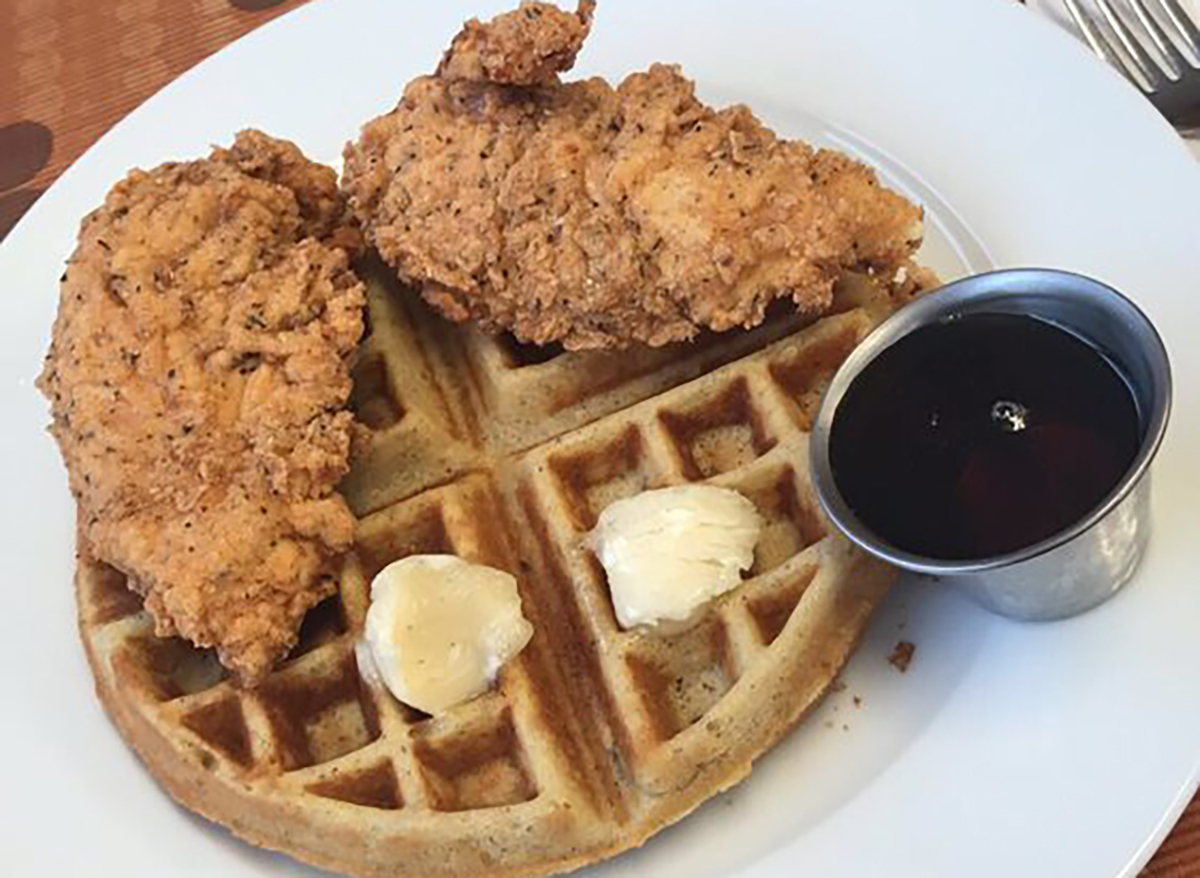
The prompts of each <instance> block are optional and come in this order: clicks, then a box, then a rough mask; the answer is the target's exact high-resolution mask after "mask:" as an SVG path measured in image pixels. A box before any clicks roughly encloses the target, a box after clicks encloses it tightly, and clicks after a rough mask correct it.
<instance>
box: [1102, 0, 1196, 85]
mask: <svg viewBox="0 0 1200 878" xmlns="http://www.w3.org/2000/svg"><path fill="white" fill-rule="evenodd" d="M1093 2H1094V3H1095V4H1096V6H1097V7H1098V8H1099V9H1100V12H1101V13H1102V14H1103V15H1104V18H1105V19H1106V20H1107V21H1108V24H1109V27H1111V28H1112V29H1113V31H1114V32H1115V33H1116V35H1117V39H1119V40H1120V41H1121V45H1123V46H1124V47H1125V51H1126V52H1128V53H1129V58H1130V60H1131V61H1132V62H1133V66H1134V67H1136V68H1137V70H1138V72H1139V73H1141V74H1142V76H1143V77H1144V78H1145V80H1146V82H1147V83H1148V84H1149V86H1150V88H1151V89H1154V90H1157V89H1159V88H1162V86H1163V85H1165V84H1166V78H1165V77H1164V76H1163V71H1162V68H1161V67H1159V66H1158V62H1156V61H1155V60H1154V59H1153V58H1152V57H1150V53H1149V52H1147V51H1146V49H1145V47H1144V46H1143V45H1142V43H1141V40H1139V39H1138V38H1137V36H1136V35H1135V34H1134V33H1133V31H1132V30H1130V29H1129V25H1127V24H1126V23H1125V20H1124V19H1123V18H1121V16H1119V15H1117V11H1116V10H1115V9H1113V7H1112V4H1111V3H1109V2H1108V0H1093ZM1167 42H1168V43H1169V42H1170V41H1169V40H1168V41H1167ZM1172 48H1174V46H1172ZM1172 60H1174V59H1173V58H1172ZM1180 72H1182V71H1180Z"/></svg>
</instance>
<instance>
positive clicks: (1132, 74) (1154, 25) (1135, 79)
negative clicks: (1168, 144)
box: [1063, 0, 1200, 126]
mask: <svg viewBox="0 0 1200 878" xmlns="http://www.w3.org/2000/svg"><path fill="white" fill-rule="evenodd" d="M1063 2H1064V3H1065V4H1066V7H1067V11H1068V12H1069V13H1070V14H1071V18H1072V20H1074V22H1075V26H1076V27H1077V28H1079V31H1080V32H1081V33H1082V34H1083V36H1084V39H1086V40H1087V42H1088V45H1090V46H1091V47H1092V51H1093V52H1095V53H1096V54H1097V55H1099V56H1100V57H1101V58H1103V59H1104V60H1105V61H1107V62H1109V63H1110V64H1112V65H1113V66H1114V67H1116V68H1117V69H1118V70H1119V71H1121V73H1123V74H1124V75H1125V78H1126V79H1128V80H1129V81H1130V82H1132V83H1133V84H1134V85H1136V86H1137V87H1138V88H1139V89H1141V91H1142V93H1143V94H1145V95H1146V97H1147V98H1149V99H1150V102H1151V103H1152V104H1154V106H1155V107H1156V108H1158V111H1159V112H1160V113H1162V114H1163V115H1164V116H1166V117H1167V119H1168V120H1169V121H1171V122H1173V123H1175V124H1176V125H1186V126H1193V125H1197V124H1200V68H1198V67H1197V66H1196V65H1195V64H1193V63H1192V61H1191V59H1190V58H1188V57H1187V56H1186V55H1185V54H1184V53H1183V52H1182V51H1180V50H1179V48H1178V46H1177V45H1176V44H1175V41H1174V40H1172V38H1171V35H1169V34H1168V33H1167V32H1166V30H1164V27H1163V25H1161V24H1159V22H1158V19H1157V18H1155V16H1154V15H1153V14H1151V12H1150V10H1149V9H1148V8H1147V6H1146V3H1145V0H1126V2H1128V4H1129V6H1130V7H1131V8H1132V9H1133V12H1134V15H1135V16H1136V17H1137V26H1136V27H1132V26H1130V24H1128V23H1126V21H1125V19H1124V18H1123V17H1122V16H1120V15H1119V14H1118V13H1117V10H1116V9H1114V8H1113V5H1112V3H1111V2H1110V0H1092V3H1093V4H1094V5H1095V6H1096V8H1098V9H1099V10H1100V16H1103V18H1104V20H1105V21H1106V22H1107V23H1108V26H1109V28H1111V30H1112V32H1113V33H1114V34H1116V41H1114V40H1113V39H1112V37H1110V36H1109V35H1108V34H1106V33H1105V31H1104V29H1103V28H1102V27H1101V26H1100V24H1099V16H1096V15H1095V14H1094V13H1092V12H1090V11H1088V10H1086V9H1085V8H1084V7H1083V6H1081V5H1080V3H1079V0H1063ZM1156 2H1157V3H1158V4H1159V7H1160V8H1161V9H1162V12H1163V13H1164V17H1165V19H1166V22H1167V25H1168V27H1167V29H1168V30H1170V31H1172V32H1173V35H1174V37H1175V38H1176V39H1178V41H1179V42H1180V43H1182V44H1183V45H1184V46H1186V47H1187V48H1188V50H1189V51H1190V52H1191V53H1192V55H1193V56H1194V57H1197V58H1200V29H1197V27H1196V25H1195V23H1194V22H1193V21H1192V20H1191V18H1190V17H1189V16H1188V14H1187V13H1186V12H1185V11H1184V10H1183V9H1182V8H1181V7H1180V5H1179V3H1178V2H1177V0H1156ZM1147 45H1153V46H1154V48H1155V49H1156V50H1157V51H1158V53H1159V55H1160V56H1161V59H1162V60H1159V59H1158V58H1155V57H1154V56H1153V55H1151V54H1150V52H1149V51H1148V50H1147ZM1118 46H1119V47H1120V48H1118ZM1122 49H1123V50H1124V54H1122V51H1121V50H1122Z"/></svg>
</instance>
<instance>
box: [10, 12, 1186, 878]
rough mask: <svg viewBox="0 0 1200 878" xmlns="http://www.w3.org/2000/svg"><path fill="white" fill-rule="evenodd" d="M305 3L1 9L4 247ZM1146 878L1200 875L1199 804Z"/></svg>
mask: <svg viewBox="0 0 1200 878" xmlns="http://www.w3.org/2000/svg"><path fill="white" fill-rule="evenodd" d="M305 2H308V0H0V239H3V238H4V236H5V234H7V232H8V230H9V229H10V228H12V226H13V225H14V224H15V223H16V221H17V220H18V219H20V217H21V215H22V214H23V213H24V212H25V211H26V210H28V209H29V207H30V206H31V205H32V204H33V202H34V201H36V200H37V198H38V196H39V195H41V193H42V192H43V191H45V189H46V187H48V186H49V185H50V184H51V183H53V182H54V180H55V179H57V177H58V175H59V174H61V173H62V172H63V170H64V169H65V168H66V167H67V166H68V165H70V164H71V162H73V161H75V159H77V158H78V157H79V156H80V155H82V154H83V152H84V150H86V149H87V148H88V147H89V146H91V145H92V144H93V143H94V142H95V141H96V140H97V139H98V138H99V137H100V135H102V134H103V133H104V132H105V131H107V130H108V129H109V127H111V126H112V125H113V124H114V123H115V122H117V121H118V120H119V119H121V118H122V117H123V116H124V115H125V114H126V113H128V112H129V111H130V110H132V109H133V108H134V107H136V106H137V105H138V104H140V103H141V102H142V101H144V100H145V99H146V98H147V97H149V96H150V95H152V94H154V92H156V91H158V89H160V88H161V87H162V86H163V85H165V84H166V83H168V82H170V81H171V80H172V79H174V78H175V77H176V76H178V75H179V74H180V73H182V72H183V71H185V70H187V69H188V68H190V67H192V66H193V65H195V64H196V63H197V62H198V61H200V60H202V59H203V58H205V57H207V56H208V55H211V54H212V53H213V52H215V51H217V50H218V49H220V48H221V47H222V46H224V45H226V44H228V43H230V42H232V41H233V40H235V39H237V38H238V37H240V36H242V35H243V34H245V33H247V32H248V31H251V30H253V29H254V28H256V27H258V26H259V25H261V24H264V23H266V22H268V21H270V20H271V19H272V18H275V17H276V16H278V15H282V14H284V13H286V12H288V11H289V10H291V9H294V8H296V7H297V6H300V5H302V4H303V3H305ZM165 158H167V157H166V156H164V159H165ZM46 294H47V295H53V294H54V293H53V291H47V293H46ZM1144 875H1147V876H1152V878H1168V876H1169V878H1183V876H1200V797H1198V798H1197V799H1196V800H1193V802H1192V804H1191V805H1190V806H1189V808H1188V810H1187V812H1186V813H1185V814H1184V816H1183V818H1182V819H1181V820H1180V821H1179V824H1178V825H1177V826H1176V827H1175V829H1174V831H1173V832H1172V833H1171V835H1170V837H1169V838H1168V839H1167V841H1166V842H1165V843H1164V844H1163V846H1162V848H1161V849H1160V850H1159V851H1158V853H1157V854H1156V855H1155V857H1154V859H1153V861H1151V863H1150V865H1149V866H1148V867H1147V868H1146V870H1145V872H1144Z"/></svg>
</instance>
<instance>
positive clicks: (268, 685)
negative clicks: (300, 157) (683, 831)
mask: <svg viewBox="0 0 1200 878" xmlns="http://www.w3.org/2000/svg"><path fill="white" fill-rule="evenodd" d="M362 273H363V274H364V275H365V276H366V277H367V278H368V287H369V318H370V319H369V324H368V326H369V333H368V336H367V337H366V338H365V340H364V342H363V344H362V346H361V349H360V351H359V354H358V358H357V365H356V368H355V373H354V377H355V390H354V397H353V404H354V407H355V409H356V412H357V415H358V418H359V419H360V420H361V421H362V422H363V423H364V424H366V425H367V426H368V427H369V428H370V429H371V431H372V438H371V439H370V441H369V442H368V443H367V444H366V447H365V448H364V450H363V452H362V453H361V454H360V455H359V456H358V459H357V461H356V463H355V465H354V468H353V470H352V472H351V474H350V475H349V477H348V478H347V479H346V481H345V483H344V485H343V492H344V493H345V495H346V497H347V500H348V501H349V503H350V505H351V507H352V508H353V510H354V511H355V514H356V515H357V516H358V519H359V521H358V529H357V534H356V542H355V548H354V550H353V551H352V552H351V554H350V555H349V556H348V557H347V559H346V561H345V564H344V569H343V571H342V575H341V578H340V588H339V590H338V592H337V594H335V595H334V596H333V597H331V598H329V599H328V600H326V601H325V602H324V603H322V604H320V605H318V606H317V607H316V608H315V609H314V610H312V611H311V612H310V613H309V616H308V617H307V618H306V620H305V623H304V627H303V629H302V631H301V639H300V642H299V644H298V645H297V646H296V648H295V649H294V650H293V652H292V654H291V655H290V656H289V658H288V660H287V661H286V662H285V663H283V664H282V665H281V666H280V667H279V668H278V669H277V670H276V671H275V672H274V673H272V674H271V675H270V676H269V677H268V678H267V679H266V680H265V682H263V683H262V684H261V685H260V686H258V687H257V688H255V689H253V690H245V689H241V688H239V687H238V686H236V685H235V684H234V682H233V681H232V680H231V679H228V678H227V676H226V673H225V671H224V670H223V669H222V667H221V666H220V665H219V664H218V663H217V661H216V659H215V657H214V656H213V655H212V654H210V653H208V652H205V651H201V650H197V649H196V648H194V647H192V646H190V645H189V644H187V643H186V642H184V641H182V640H178V639H160V638H157V637H155V636H154V634H153V623H152V621H151V619H150V618H149V616H148V614H147V613H146V612H144V611H143V610H142V608H141V606H140V603H139V599H138V598H137V597H136V595H135V594H134V593H133V592H132V591H130V590H129V589H127V588H126V584H125V582H124V579H123V577H122V576H121V574H119V573H118V572H117V571H116V570H114V569H112V568H110V567H107V566H105V565H103V564H101V563H99V562H97V561H95V560H94V559H92V558H91V557H90V556H89V554H88V550H87V546H86V545H81V547H80V557H79V566H78V575H77V583H76V584H77V594H78V607H79V626H80V631H81V634H82V638H83V642H84V645H85V647H86V651H87V655H88V659H89V662H90V664H91V667H92V671H93V673H94V675H95V679H96V687H97V691H98V693H99V695H100V698H101V700H102V701H103V703H104V706H105V708H106V709H107V711H108V712H109V714H110V716H111V717H112V719H113V720H114V722H115V724H116V726H117V728H118V729H119V730H120V732H121V734H122V735H123V736H124V737H125V739H126V740H127V741H128V742H129V743H130V744H131V745H132V746H133V748H134V749H135V750H136V751H137V752H138V754H139V755H140V756H141V758H142V759H143V761H144V762H145V763H146V765H147V766H148V767H149V769H150V771H151V772H152V774H153V775H154V776H155V777H156V778H157V779H158V780H159V782H160V783H161V784H162V785H163V786H164V787H165V788H166V789H167V791H168V792H169V793H170V794H171V795H172V796H173V797H174V798H175V799H177V800H178V801H179V802H180V803H182V804H183V805H185V806H186V807H188V808H190V809H192V810H194V811H197V812H199V813H201V814H203V815H205V816H206V817H209V818H210V819H213V820H215V821H217V822H219V823H221V824H223V825H225V826H227V827H228V828H229V829H231V830H232V831H233V832H234V833H236V834H237V835H239V836H241V837H242V838H244V839H246V840H248V841H250V842H252V843H253V844H257V845H261V846H264V847H268V848H273V849H276V850H280V851H284V852H286V853H288V854H290V855H292V856H294V857H296V858H298V859H300V860H304V861H306V862H310V863H313V864H315V865H318V866H322V867H324V868H328V869H333V870H336V871H340V872H347V873H353V874H360V875H389V876H396V875H414V876H415V875H422V876H425V875H430V876H434V875H438V876H440V875H445V876H450V875H485V874H486V875H522V874H545V873H552V872H559V871H565V870H568V869H571V868H575V867H578V866H581V865H584V864H586V863H590V862H593V861H596V860H599V859H602V858H604V857H608V856H612V855H614V854H616V853H619V852H620V851H623V850H626V849H628V848H630V847H634V846H637V845H640V844H641V843H642V842H644V841H645V840H646V839H647V838H648V837H649V836H651V835H653V834H654V833H655V832H657V831H658V830H660V829H662V828H663V827H664V826H666V825H668V824H670V823H672V822H674V821H676V820H678V819H680V818H681V817H683V816H684V815H686V814H687V813H689V812H690V811H691V810H693V809H694V808H696V807H697V806H698V805H699V804H701V803H702V802H703V801H704V800H705V799H707V798H709V797H711V796H713V795H714V794H716V793H718V792H720V791H722V790H724V789H726V788H728V787H729V786H731V785H733V784H735V783H736V782H738V781H739V780H741V779H742V778H743V777H745V776H746V775H747V774H748V773H749V771H750V768H751V764H752V762H753V761H754V760H755V759H756V758H757V757H759V756H760V755H762V754H763V753H764V752H765V751H766V750H767V749H769V748H770V747H771V746H772V745H773V744H774V743H775V742H776V741H778V740H779V739H780V737H781V736H782V735H784V733H785V732H787V730H788V729H789V728H791V727H792V726H793V725H794V724H795V723H796V722H797V721H799V720H800V719H801V718H802V717H803V716H804V715H805V713H806V712H807V711H808V710H810V709H811V708H812V706H813V705H814V704H815V703H816V702H817V701H818V700H819V699H820V697H821V695H822V694H823V693H824V692H825V690H826V689H827V688H828V687H829V685H830V684H831V683H832V682H833V680H834V677H835V676H836V674H837V673H838V671H839V670H840V668H841V667H842V665H843V664H844V662H845V660H846V658H847V657H848V656H849V654H850V652H851V650H852V648H853V647H854V644H855V642H856V641H857V639H858V637H859V635H860V634H861V632H862V630H863V628H864V626H865V624H866V622H867V620H868V617H869V615H870V613H871V611H872V609H873V608H874V607H875V606H876V605H877V604H878V603H879V601H880V600H881V599H882V597H883V595H884V594H885V592H886V590H887V588H888V585H889V583H890V581H891V579H892V573H891V571H890V570H889V569H887V568H885V567H884V566H882V565H881V564H879V563H878V562H875V561H873V560H871V559H869V558H867V557H865V556H864V555H862V554H860V553H859V552H857V551H856V550H854V549H853V548H852V547H851V546H850V545H849V544H848V543H847V542H846V541H845V540H844V539H843V538H842V537H840V536H838V535H836V534H833V533H831V532H830V528H829V527H828V525H827V524H826V521H825V519H824V518H823V517H822V515H821V513H820V511H819V508H818V505H817V502H816V499H815V497H814V494H813V491H812V488H811V485H810V479H809V473H808V469H807V460H808V454H807V441H808V430H809V428H810V426H811V423H812V420H813V416H814V414H815V410H816V407H817V404H818V401H819V398H820V394H821V391H822V389H823V387H824V385H825V384H826V382H827V381H828V379H829V378H830V377H831V376H832V373H833V372H834V371H835V370H836V368H837V366H838V365H839V364H840V362H841V361H842V359H843V358H844V357H845V356H846V355H847V354H848V353H849V352H850V351H851V350H852V349H853V348H854V346H855V345H856V344H857V343H858V342H859V341H860V340H861V339H862V338H863V337H864V336H865V335H866V334H867V333H868V332H869V331H870V330H871V329H872V328H873V327H874V326H875V325H876V323H877V322H878V321H879V320H880V319H882V317H883V316H885V315H886V314H887V313H888V312H889V311H890V310H891V308H892V307H893V304H894V301H893V298H894V297H893V296H892V295H891V294H889V293H888V292H886V291H884V290H881V289H880V288H878V287H877V286H876V285H875V284H874V283H873V282H872V281H870V280H869V279H867V278H864V277H859V276H848V277H847V278H845V279H844V280H843V281H842V282H841V283H840V284H839V288H838V291H837V295H836V304H835V308H834V312H833V313H831V314H829V315H827V316H825V317H824V318H822V319H820V320H819V321H816V322H812V323H805V322H804V321H802V320H801V319H800V318H798V317H796V316H794V315H788V314H778V315H776V316H774V317H773V318H772V319H769V320H768V321H767V322H766V323H765V324H764V325H763V326H761V327H759V328H758V329H756V330H753V331H749V332H734V333H726V334H721V335H712V336H709V337H705V338H702V339H701V340H699V341H698V342H696V343H694V344H691V345H687V346H679V347H673V348H666V349H659V350H650V349H646V350H641V351H635V352H624V353H619V354H606V353H573V354H567V353H561V352H556V351H555V350H553V349H546V348H527V347H523V346H521V345H519V344H517V343H516V342H515V341H513V340H512V339H508V338H505V337H500V338H489V337H486V336H483V335H480V334H478V333H476V332H474V331H473V330H471V329H470V328H466V327H456V326H452V325H450V324H448V323H445V322H443V321H442V320H441V319H440V318H438V317H436V316H434V315H433V314H432V313H431V312H429V311H428V310H427V309H426V308H425V306H424V305H423V304H422V303H421V302H420V299H419V297H418V296H416V295H415V294H414V293H412V292H411V291H408V290H405V289H401V288H398V287H397V286H396V285H395V282H394V281H390V280H387V279H386V273H385V272H384V271H377V270H375V269H373V268H371V267H369V266H368V267H366V268H365V269H364V270H363V272H362ZM696 481H706V482H711V483H713V484H717V485H723V486H727V487H732V488H736V489H737V490H739V491H741V492H742V493H743V494H744V495H745V496H747V497H748V498H750V499H751V500H752V501H753V502H754V503H755V505H756V506H757V507H758V510H759V512H760V513H761V515H762V517H763V518H764V520H765V521H766V522H767V524H766V527H765V529H764V532H763V534H762V537H761V539H760V541H759V543H758V546H757V548H756V556H755V564H754V567H753V569H752V570H751V571H750V573H749V578H748V579H747V581H746V582H745V583H744V584H743V585H742V586H741V587H740V588H738V589H735V590H734V591H732V592H730V593H728V594H726V595H724V596H723V597H722V598H720V599H718V600H717V601H716V602H714V603H713V605H712V606H711V607H710V609H709V610H708V612H707V613H706V615H705V616H704V617H703V619H702V621H701V622H700V623H699V624H697V625H696V626H695V627H693V628H691V629H690V630H688V631H686V632H683V633H681V634H674V635H672V636H664V635H660V634H656V633H654V632H650V631H622V630H621V629H620V628H619V627H618V626H617V624H616V620H615V618H614V614H613V609H612V605H611V603H610V601H609V596H608V589H607V586H606V584H605V579H604V572H603V569H602V568H601V567H600V565H599V564H598V563H597V561H596V559H595V557H594V556H593V555H592V554H591V552H590V551H589V550H588V549H587V548H586V547H585V546H584V544H583V542H582V537H583V535H584V534H585V533H586V532H587V531H588V530H589V529H590V528H591V527H592V526H593V525H594V524H595V521H596V517H597V515H598V514H599V512H600V511H601V510H602V509H603V508H604V507H605V506H606V505H607V504H609V503H611V502H612V501H613V500H616V499H618V498H620V497H625V496H629V495H631V494H634V493H636V492H638V491H641V490H643V489H646V488H651V487H660V486H664V485H669V484H679V483H685V482H696ZM418 553H453V554H457V555H460V556H461V557H463V558H466V559H468V560H470V561H474V562H478V563H482V564H488V565H491V566H493V567H498V568H500V569H503V570H508V571H511V572H512V573H514V574H515V575H516V576H517V578H518V581H519V587H520V591H521V597H522V601H523V605H524V609H525V614H526V616H527V617H528V618H529V619H530V621H531V622H532V623H533V625H534V628H535V632H536V633H535V635H534V638H533V640H532V642H531V643H530V645H529V646H528V647H527V648H526V649H525V651H524V652H522V653H521V654H520V656H519V657H518V658H517V659H515V660H514V661H513V662H511V663H509V665H508V666H506V668H505V669H504V671H503V672H502V674H501V678H500V681H499V684H498V686H497V687H496V688H495V689H494V690H493V691H491V692H489V693H488V694H486V695H484V696H482V697H480V698H477V699H475V700H473V701H471V702H469V703H467V704H465V705H462V706H460V707H458V708H455V709H453V710H451V711H449V712H448V713H446V714H444V715H442V716H439V717H436V718H431V717H429V716H426V715H424V714H420V713H418V712H416V711H414V710H412V709H409V708H407V707H405V706H404V705H402V704H400V703H399V702H397V701H396V700H395V699H393V698H392V697H391V696H390V695H388V694H387V693H386V692H384V691H381V690H379V689H376V688H373V687H371V686H369V685H367V684H366V683H364V682H363V680H362V678H361V677H360V675H359V673H358V669H357V666H356V663H355V657H354V644H355V641H356V640H357V639H358V638H359V637H360V635H361V631H362V627H363V621H364V618H365V614H366V610H367V603H368V585H369V583H370V581H371V578H372V577H373V576H374V575H375V573H376V572H377V571H378V570H380V569H381V568H382V567H384V566H385V565H387V564H389V563H391V562H392V561H395V560H397V559H399V558H403V557H405V556H407V555H412V554H418Z"/></svg>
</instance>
